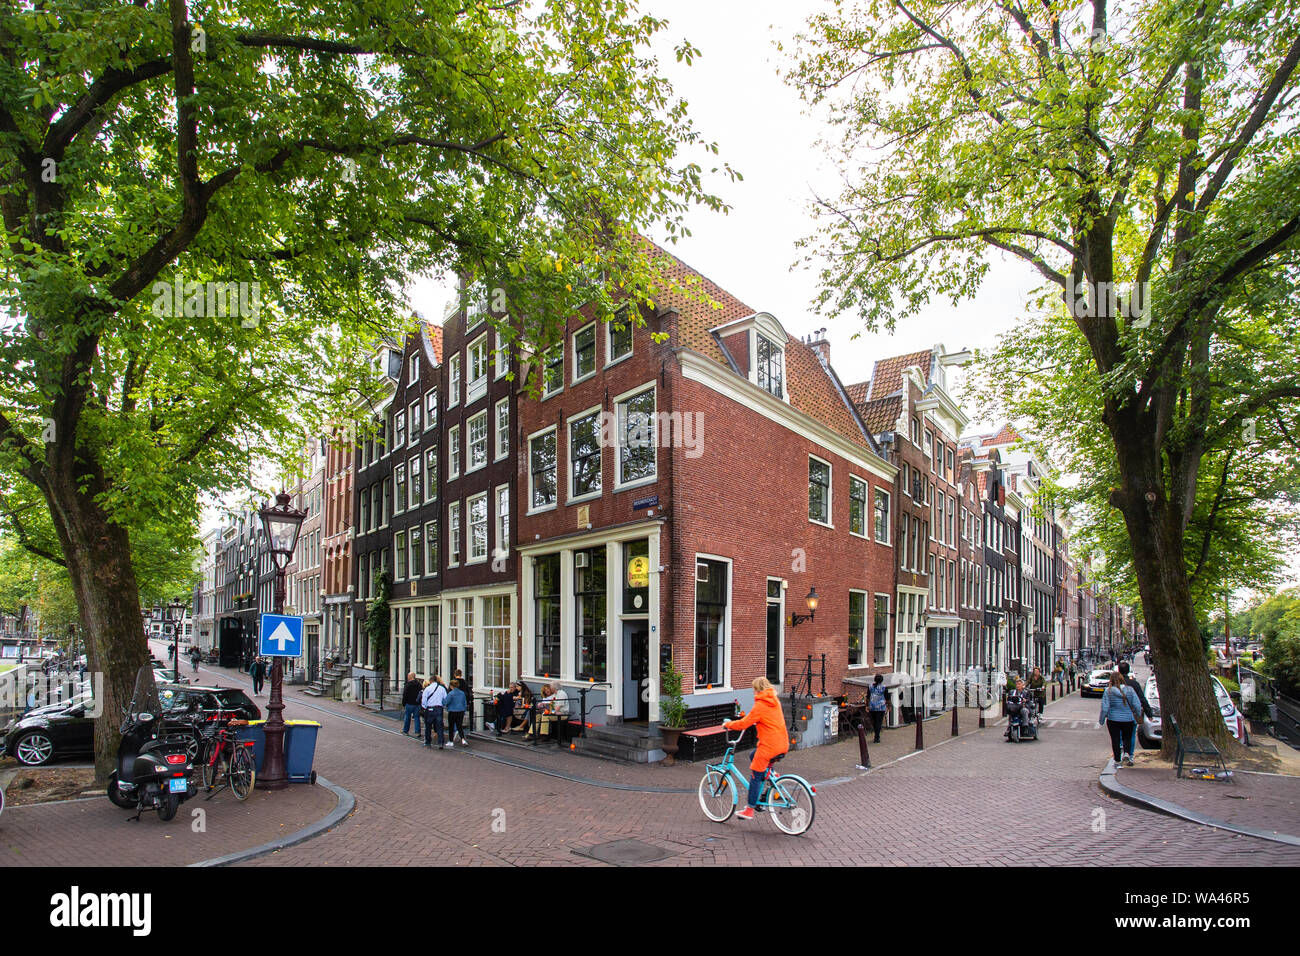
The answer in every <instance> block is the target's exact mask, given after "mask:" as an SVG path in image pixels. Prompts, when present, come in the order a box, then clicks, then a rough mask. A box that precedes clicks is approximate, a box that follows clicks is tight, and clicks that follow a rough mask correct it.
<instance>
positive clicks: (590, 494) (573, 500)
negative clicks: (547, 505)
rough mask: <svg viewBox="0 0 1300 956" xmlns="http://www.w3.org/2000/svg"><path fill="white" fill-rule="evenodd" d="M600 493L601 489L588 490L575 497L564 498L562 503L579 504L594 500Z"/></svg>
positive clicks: (566, 504)
mask: <svg viewBox="0 0 1300 956" xmlns="http://www.w3.org/2000/svg"><path fill="white" fill-rule="evenodd" d="M601 494H602V492H601V489H599V488H597V489H596V490H595V491H589V492H587V493H586V494H585V495H579V496H578V497H576V498H565V499H564V504H565V506H568V505H580V504H582V503H583V502H584V501H595V500H596V499H598V498H599V497H600V496H601Z"/></svg>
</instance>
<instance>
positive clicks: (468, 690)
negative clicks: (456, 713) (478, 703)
mask: <svg viewBox="0 0 1300 956" xmlns="http://www.w3.org/2000/svg"><path fill="white" fill-rule="evenodd" d="M451 679H452V680H458V681H460V689H461V690H462V691H463V692H464V693H465V722H466V723H467V724H469V729H470V730H473V729H474V688H473V687H471V686H470V685H469V681H467V680H466V679H465V675H464V674H462V673H461V670H460V668H459V667H458V668H456V670H455V671H453V672H452V675H451Z"/></svg>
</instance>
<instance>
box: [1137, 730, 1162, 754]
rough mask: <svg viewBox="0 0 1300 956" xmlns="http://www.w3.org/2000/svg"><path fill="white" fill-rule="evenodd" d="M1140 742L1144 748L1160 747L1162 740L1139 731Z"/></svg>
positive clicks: (1155, 748)
mask: <svg viewBox="0 0 1300 956" xmlns="http://www.w3.org/2000/svg"><path fill="white" fill-rule="evenodd" d="M1138 744H1140V745H1141V747H1142V749H1143V750H1159V749H1160V741H1158V740H1156V739H1155V738H1154V737H1148V736H1147V735H1146V734H1144V733H1141V732H1139V733H1138Z"/></svg>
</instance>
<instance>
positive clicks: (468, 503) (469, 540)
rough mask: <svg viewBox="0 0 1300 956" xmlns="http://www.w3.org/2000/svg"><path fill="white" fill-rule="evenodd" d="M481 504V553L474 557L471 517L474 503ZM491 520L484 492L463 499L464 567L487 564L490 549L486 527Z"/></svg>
mask: <svg viewBox="0 0 1300 956" xmlns="http://www.w3.org/2000/svg"><path fill="white" fill-rule="evenodd" d="M480 500H481V501H482V502H483V553H482V554H481V555H478V556H475V554H474V526H473V524H472V521H473V519H472V517H471V515H472V514H473V512H474V502H476V501H480ZM490 520H491V516H490V513H489V512H488V496H487V492H486V491H480V492H479V493H478V494H476V495H470V496H469V497H468V498H466V499H465V566H466V567H468V566H469V565H471V564H484V563H486V562H487V559H488V555H489V554H491V552H492V548H491V547H490V546H489V542H488V526H489V522H490Z"/></svg>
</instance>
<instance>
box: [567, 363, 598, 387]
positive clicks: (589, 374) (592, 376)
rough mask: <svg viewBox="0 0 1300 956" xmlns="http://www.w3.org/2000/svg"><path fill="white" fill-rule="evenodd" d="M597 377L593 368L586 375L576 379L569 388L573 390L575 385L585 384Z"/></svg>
mask: <svg viewBox="0 0 1300 956" xmlns="http://www.w3.org/2000/svg"><path fill="white" fill-rule="evenodd" d="M595 375H596V370H595V369H594V368H593V369H592V370H591V371H590V372H588V373H587V374H586V375H582V376H579V377H577V378H575V379H574V380H573V381H572V382H570V383H569V387H570V388H572V387H573V386H574V385H577V384H578V383H579V382H585V381H586V380H587V379H589V378H594V377H595Z"/></svg>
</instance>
